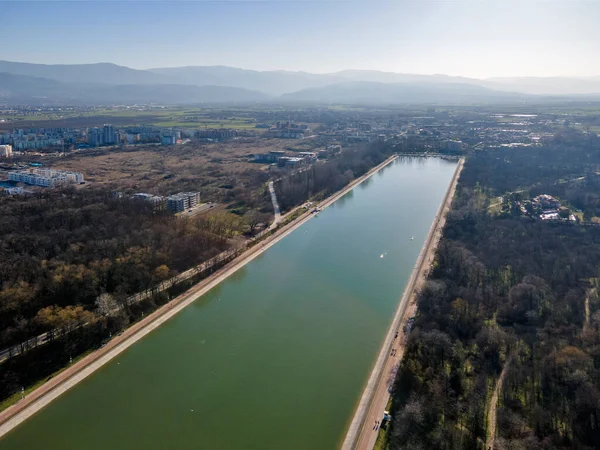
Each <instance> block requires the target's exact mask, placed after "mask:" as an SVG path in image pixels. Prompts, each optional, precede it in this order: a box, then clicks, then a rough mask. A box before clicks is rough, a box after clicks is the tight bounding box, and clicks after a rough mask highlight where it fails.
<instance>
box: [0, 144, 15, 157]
mask: <svg viewBox="0 0 600 450" xmlns="http://www.w3.org/2000/svg"><path fill="white" fill-rule="evenodd" d="M12 154H13V150H12V145H8V144H6V145H0V158H10V157H11V156H12Z"/></svg>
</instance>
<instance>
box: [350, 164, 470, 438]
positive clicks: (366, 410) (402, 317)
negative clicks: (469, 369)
mask: <svg viewBox="0 0 600 450" xmlns="http://www.w3.org/2000/svg"><path fill="white" fill-rule="evenodd" d="M463 164H464V159H460V160H459V162H458V165H457V167H456V171H455V173H454V177H453V179H452V181H451V183H450V184H449V186H448V190H447V191H446V194H445V196H444V199H443V200H442V203H441V204H440V207H439V209H438V213H437V215H436V216H435V219H434V221H433V223H432V224H431V227H430V229H429V233H428V235H427V238H426V239H425V242H424V244H423V247H422V249H421V252H420V253H419V256H418V258H417V262H416V264H415V267H414V269H413V271H412V273H411V276H410V278H409V280H408V283H407V284H406V287H405V289H404V293H403V294H402V297H401V299H400V302H399V303H398V308H397V310H396V313H395V315H394V318H393V319H392V322H391V324H390V328H389V330H388V333H387V335H386V337H385V339H384V342H383V345H382V347H381V351H380V353H379V356H378V358H377V360H376V362H375V365H374V366H373V369H372V371H371V375H370V376H369V379H368V380H367V384H366V386H365V388H364V390H363V393H362V396H361V398H360V400H359V403H358V406H357V408H356V411H355V414H354V417H353V419H352V421H351V423H350V425H349V427H348V431H347V433H346V436H345V438H344V441H343V443H342V450H357V449H361V450H367V449H368V450H371V449H372V448H373V446H374V445H375V441H376V440H377V430H376V429H374V427H372V426H371V424H372V423H374V421H376V420H381V418H382V416H383V411H384V409H385V407H386V405H387V403H388V401H389V398H390V395H389V391H388V388H389V386H388V378H389V377H390V376H391V377H392V380H393V378H394V377H395V372H394V370H395V368H396V367H397V364H399V362H400V361H401V358H402V356H403V354H404V350H405V346H404V345H403V344H400V343H399V342H396V337H395V336H396V334H397V333H398V335H402V328H403V325H404V324H405V323H406V321H407V319H408V316H409V315H412V314H414V311H415V310H416V304H414V301H415V300H416V293H417V291H418V290H419V289H420V288H421V286H422V283H423V282H424V281H425V280H426V277H427V273H428V268H429V265H430V263H431V261H432V260H433V257H434V255H435V251H436V249H437V245H438V243H439V240H440V238H441V235H442V231H443V228H444V225H445V223H446V215H447V213H448V211H449V210H450V206H451V205H452V199H453V197H454V193H455V192H456V186H457V183H458V179H459V177H460V173H461V171H462V168H463ZM411 303H412V307H411V308H409V305H411ZM407 308H409V309H410V314H407ZM393 345H394V346H395V347H394V350H395V351H394V352H393V353H394V354H393V355H392V354H391V353H392V352H391V350H392V346H393Z"/></svg>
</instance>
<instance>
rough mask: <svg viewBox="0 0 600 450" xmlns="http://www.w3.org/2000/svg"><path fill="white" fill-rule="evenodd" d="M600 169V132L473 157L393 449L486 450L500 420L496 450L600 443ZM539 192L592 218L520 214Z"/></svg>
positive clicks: (408, 374) (429, 288) (424, 312)
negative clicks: (522, 203) (496, 209)
mask: <svg viewBox="0 0 600 450" xmlns="http://www.w3.org/2000/svg"><path fill="white" fill-rule="evenodd" d="M599 169H600V140H599V139H598V137H597V136H595V135H594V134H585V133H581V132H577V131H573V130H564V131H561V132H559V133H558V134H557V135H556V136H555V138H554V139H553V140H552V142H549V143H548V144H546V145H544V146H543V147H533V148H515V149H497V150H488V151H485V152H480V153H477V154H474V155H471V156H470V157H469V158H468V160H467V163H466V166H465V169H464V171H463V173H462V175H461V179H460V183H459V188H458V191H457V197H456V198H455V201H454V204H453V209H452V211H450V213H449V215H448V220H447V224H446V227H445V231H444V236H443V238H442V241H441V243H440V246H439V249H438V252H437V257H436V260H435V265H434V269H433V270H432V273H431V274H430V278H429V280H428V281H427V282H426V284H425V286H424V287H423V289H422V291H421V292H420V295H419V300H418V301H419V312H418V315H417V318H416V321H415V328H414V329H413V331H412V333H411V335H410V336H409V342H408V348H407V352H406V354H405V356H404V359H403V361H402V363H401V366H400V369H399V371H398V376H397V379H396V384H395V388H394V391H393V408H392V411H393V416H394V419H393V421H392V423H391V425H390V428H389V429H388V437H389V441H388V444H387V446H388V448H390V449H411V450H414V449H428V448H439V449H473V450H475V449H485V448H486V442H488V443H489V442H490V441H489V438H490V436H489V435H488V433H489V432H490V430H489V429H488V423H489V421H490V420H496V424H497V426H496V430H497V435H496V438H495V442H494V444H493V445H494V448H496V449H514V450H517V449H530V450H531V449H534V450H537V449H567V448H569V449H593V448H600V302H599V300H598V295H597V291H596V286H597V284H598V277H599V276H600V273H599V269H598V268H599V267H600V228H599V227H598V226H597V225H596V222H597V215H598V212H599V204H600V202H599V200H600V197H599V194H598V186H599V183H600V179H599V176H598V170H599ZM582 177H583V178H582ZM569 180H573V181H569ZM539 193H550V194H554V195H557V196H559V198H560V200H561V201H562V202H563V204H566V205H568V206H569V207H570V208H571V209H572V210H573V211H581V212H583V214H582V215H581V216H582V217H583V219H584V221H583V222H582V223H577V224H575V223H572V222H568V221H551V222H548V221H541V220H539V219H537V218H534V217H531V216H529V215H523V214H522V212H521V209H520V208H519V207H518V204H517V203H516V201H518V200H519V199H523V198H527V197H528V196H533V195H537V194H539ZM501 195H503V196H504V202H503V208H502V211H501V212H500V213H498V214H495V213H491V212H490V208H488V206H489V205H490V199H492V198H494V197H496V196H501ZM508 361H510V363H509V364H508ZM504 367H507V370H506V374H505V377H504V380H503V384H502V388H501V389H500V392H499V398H498V404H497V409H496V411H490V408H489V404H490V402H491V400H492V395H493V392H494V388H495V386H496V383H497V381H498V378H499V376H500V374H501V372H502V370H503V368H504Z"/></svg>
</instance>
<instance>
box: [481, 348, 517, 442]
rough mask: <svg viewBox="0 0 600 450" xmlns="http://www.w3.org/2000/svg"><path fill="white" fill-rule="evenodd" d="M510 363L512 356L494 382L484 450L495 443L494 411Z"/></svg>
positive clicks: (488, 410)
mask: <svg viewBox="0 0 600 450" xmlns="http://www.w3.org/2000/svg"><path fill="white" fill-rule="evenodd" d="M511 361H512V355H510V356H509V357H508V358H507V360H506V362H505V363H504V367H503V368H502V373H501V374H500V376H499V377H498V381H496V386H495V387H494V393H493V394H492V398H491V399H490V403H489V404H488V408H487V414H486V415H487V422H488V423H487V429H488V433H487V441H486V443H485V448H486V450H493V449H494V445H495V443H496V410H497V408H498V396H499V395H500V392H501V391H502V383H504V377H505V376H506V372H507V371H508V367H509V366H510V362H511Z"/></svg>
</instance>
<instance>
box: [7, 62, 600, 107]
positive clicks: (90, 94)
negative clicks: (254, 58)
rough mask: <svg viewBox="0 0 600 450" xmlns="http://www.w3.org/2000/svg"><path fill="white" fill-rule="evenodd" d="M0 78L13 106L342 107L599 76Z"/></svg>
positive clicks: (146, 73) (508, 93)
mask: <svg viewBox="0 0 600 450" xmlns="http://www.w3.org/2000/svg"><path fill="white" fill-rule="evenodd" d="M0 73H1V75H2V76H0V99H4V100H3V101H5V102H6V101H9V102H13V103H15V102H23V103H27V102H28V101H33V99H36V100H35V101H36V102H38V103H39V102H40V101H42V100H41V99H46V101H47V102H49V103H52V102H57V103H61V102H71V103H74V104H76V103H86V102H87V103H92V102H93V103H98V102H100V103H110V102H116V103H130V102H137V103H167V104H173V103H194V102H213V103H219V102H232V101H238V102H254V101H268V100H269V99H272V100H277V99H280V100H288V101H319V102H338V101H341V102H343V103H348V102H354V103H355V102H357V101H359V102H363V103H364V102H370V103H373V102H377V103H380V102H386V101H387V102H391V103H393V102H406V101H410V102H458V103H466V102H471V103H472V102H476V101H499V100H507V101H509V100H515V99H517V98H518V99H525V98H527V96H523V94H530V95H546V96H564V95H569V96H577V97H580V96H585V95H590V97H594V98H596V97H597V94H600V76H598V77H588V78H568V77H547V78H537V77H499V78H491V79H485V80H482V79H475V78H468V77H460V76H449V75H443V74H434V75H419V74H407V73H394V72H382V71H376V70H344V71H340V72H335V73H328V74H314V73H308V72H291V71H283V70H277V71H262V72H261V71H256V70H246V69H239V68H235V67H228V66H188V67H173V68H156V69H149V70H138V69H131V68H129V67H125V66H119V65H116V64H111V63H98V64H70V65H69V64H67V65H45V64H30V63H18V62H10V61H0ZM8 75H11V76H10V77H9V76H8ZM353 83H359V84H353ZM368 83H372V85H369V84H368ZM385 85H387V87H385ZM474 88H478V89H474ZM592 94H596V95H592ZM436 96H437V97H436ZM386 97H387V98H386ZM434 97H436V98H435V99H434ZM477 97H479V98H477Z"/></svg>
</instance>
